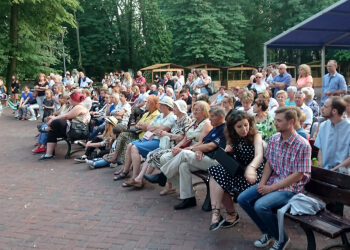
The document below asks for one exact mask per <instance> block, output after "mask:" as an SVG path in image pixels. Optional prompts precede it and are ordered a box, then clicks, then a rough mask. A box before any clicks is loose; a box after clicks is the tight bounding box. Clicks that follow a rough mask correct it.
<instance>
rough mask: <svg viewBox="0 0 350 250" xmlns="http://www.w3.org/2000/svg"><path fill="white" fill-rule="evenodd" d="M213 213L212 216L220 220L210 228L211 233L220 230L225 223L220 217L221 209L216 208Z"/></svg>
mask: <svg viewBox="0 0 350 250" xmlns="http://www.w3.org/2000/svg"><path fill="white" fill-rule="evenodd" d="M211 211H212V215H214V216H216V217H217V218H218V219H219V220H218V221H217V222H214V223H212V224H211V225H210V226H209V230H210V231H215V230H217V229H219V228H220V226H221V225H222V224H223V223H224V222H225V220H224V218H222V216H221V215H220V209H218V208H215V207H214V208H212V210H211Z"/></svg>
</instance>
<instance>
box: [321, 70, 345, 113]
mask: <svg viewBox="0 0 350 250" xmlns="http://www.w3.org/2000/svg"><path fill="white" fill-rule="evenodd" d="M347 89H348V88H347V86H346V82H345V79H344V76H343V75H341V74H339V73H338V72H335V74H334V75H333V76H330V75H329V73H328V74H327V75H325V76H324V77H323V78H322V91H323V94H322V99H321V106H323V104H324V102H325V101H326V100H327V99H328V97H329V96H327V95H325V93H326V92H328V91H330V92H335V91H338V90H345V91H346V90H347Z"/></svg>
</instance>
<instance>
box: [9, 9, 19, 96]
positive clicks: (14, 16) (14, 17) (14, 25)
mask: <svg viewBox="0 0 350 250" xmlns="http://www.w3.org/2000/svg"><path fill="white" fill-rule="evenodd" d="M18 9H19V6H18V4H16V3H13V4H12V6H11V17H10V34H9V37H10V49H9V54H8V58H9V62H8V64H7V75H6V87H7V89H11V88H10V86H11V78H12V75H13V74H14V73H15V72H16V67H17V57H16V52H17V48H18Z"/></svg>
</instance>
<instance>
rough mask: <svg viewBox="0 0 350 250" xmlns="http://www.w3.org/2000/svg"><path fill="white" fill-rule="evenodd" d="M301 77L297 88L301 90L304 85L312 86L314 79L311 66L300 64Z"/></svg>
mask: <svg viewBox="0 0 350 250" xmlns="http://www.w3.org/2000/svg"><path fill="white" fill-rule="evenodd" d="M298 71H299V78H298V81H297V89H298V90H301V89H302V88H304V87H312V83H313V79H312V76H311V68H310V66H309V65H307V64H301V65H300V66H299V69H298Z"/></svg>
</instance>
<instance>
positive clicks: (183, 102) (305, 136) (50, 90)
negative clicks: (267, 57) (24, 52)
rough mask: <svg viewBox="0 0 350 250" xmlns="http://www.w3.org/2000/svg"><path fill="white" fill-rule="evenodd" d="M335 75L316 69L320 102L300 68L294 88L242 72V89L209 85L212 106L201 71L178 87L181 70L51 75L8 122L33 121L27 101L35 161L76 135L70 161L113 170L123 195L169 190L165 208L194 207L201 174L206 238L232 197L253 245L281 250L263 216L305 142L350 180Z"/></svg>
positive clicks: (306, 165) (270, 71)
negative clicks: (252, 230) (35, 134)
mask: <svg viewBox="0 0 350 250" xmlns="http://www.w3.org/2000/svg"><path fill="white" fill-rule="evenodd" d="M336 68H337V64H336V62H335V61H334V60H331V61H329V62H328V64H327V69H328V74H327V75H325V76H324V78H323V89H324V92H323V95H322V101H323V102H321V103H322V104H321V105H319V102H317V100H315V99H314V96H315V91H314V89H313V87H312V81H313V80H312V76H311V74H310V72H311V71H310V67H309V66H308V65H305V64H303V65H301V66H300V68H299V73H300V74H299V79H298V80H297V83H296V86H292V83H291V76H290V75H289V74H288V72H287V70H286V65H284V64H280V65H275V66H271V67H269V68H267V69H262V70H260V71H259V70H256V71H254V72H253V75H252V76H251V78H250V84H249V86H247V87H235V88H234V89H233V90H232V91H228V90H226V88H225V87H221V88H220V89H219V93H218V94H217V95H216V96H215V97H213V98H211V97H210V96H209V91H208V87H207V86H208V85H209V84H211V81H212V80H211V78H210V76H209V75H208V72H207V71H206V70H201V71H200V70H192V71H191V73H190V74H189V75H188V78H187V79H185V78H184V76H183V75H182V72H181V71H178V72H176V75H175V76H173V74H172V72H170V71H169V72H167V73H166V74H165V75H164V76H163V78H161V77H160V76H158V75H157V76H156V79H155V81H154V82H153V83H151V84H148V83H147V81H146V79H145V77H143V76H142V72H141V71H138V72H137V77H136V78H135V79H133V78H132V76H131V74H130V73H129V72H125V73H124V72H122V73H120V74H119V73H118V74H115V73H111V74H106V75H105V77H104V79H103V80H102V87H100V88H96V87H95V88H94V89H92V86H93V85H92V83H93V82H92V80H90V79H89V78H88V77H86V76H85V75H84V74H83V73H82V74H80V77H79V79H78V80H77V82H78V84H75V83H74V80H70V79H71V78H70V74H66V78H65V80H64V81H63V82H61V81H60V79H57V78H56V77H55V76H53V77H52V81H53V83H52V84H51V83H50V82H49V80H47V79H46V76H45V75H44V74H40V75H39V77H38V83H37V84H36V87H35V89H34V90H35V93H31V92H30V89H29V88H28V87H24V89H23V90H24V91H23V93H22V95H21V99H20V105H19V118H21V119H24V118H25V116H26V114H27V113H30V114H31V116H34V117H36V116H35V114H32V111H31V105H32V104H30V103H31V101H33V100H34V99H35V98H36V100H37V104H39V106H41V107H39V113H40V116H41V122H42V123H40V125H39V126H38V129H39V132H40V133H39V138H38V142H37V148H35V149H34V150H33V153H44V154H43V155H42V156H41V157H40V160H49V159H53V158H54V152H55V147H56V144H57V140H58V139H59V138H65V137H67V136H68V137H69V136H71V134H74V133H75V132H77V131H75V130H76V129H77V128H78V130H79V128H82V130H84V131H85V128H86V127H87V128H88V132H87V136H86V138H84V140H83V138H79V137H77V138H76V140H77V141H78V143H80V144H81V145H83V146H84V148H85V152H84V153H83V154H82V155H81V156H80V157H77V158H75V159H74V160H75V161H76V162H79V163H85V164H87V166H88V167H89V168H90V169H97V168H102V167H117V169H116V170H115V171H114V175H113V179H114V180H115V181H119V180H123V183H122V185H121V186H122V187H123V188H129V190H133V188H137V189H141V188H145V183H146V181H148V182H150V183H156V184H159V185H160V186H161V187H163V189H161V191H160V195H168V194H173V193H176V192H177V190H178V192H179V196H180V199H181V202H180V203H179V204H177V205H175V206H174V209H176V210H181V209H186V208H189V207H193V206H196V204H197V201H196V197H195V193H194V190H193V185H192V173H193V172H196V171H199V170H200V171H207V173H208V180H209V187H210V198H211V208H212V216H211V222H210V224H209V230H211V231H214V230H218V229H219V228H229V227H232V226H234V225H236V224H237V223H238V222H239V220H240V216H239V215H238V213H237V210H236V208H235V205H234V202H233V198H232V197H233V195H235V196H236V198H237V197H238V198H237V200H238V203H239V205H240V206H241V207H242V208H243V210H244V211H245V212H246V213H247V214H248V215H249V217H250V218H251V219H252V220H253V221H254V222H255V223H256V225H257V226H258V228H259V229H260V231H261V233H262V236H261V238H260V239H258V240H256V241H255V242H254V245H255V246H256V247H266V246H268V245H269V244H270V243H271V241H272V240H273V239H274V245H273V246H272V248H271V249H272V250H276V249H285V247H286V245H288V243H289V238H288V236H287V234H286V232H283V233H284V237H282V239H283V240H280V238H279V234H278V226H277V219H276V215H275V214H274V213H273V211H274V210H275V209H276V208H280V207H282V206H283V205H285V204H286V203H287V202H288V201H289V199H291V198H292V197H293V196H294V195H295V194H296V193H300V192H303V189H304V186H305V184H306V183H307V182H308V181H309V179H310V173H311V146H310V143H309V141H310V142H311V141H312V143H313V144H314V146H315V147H317V148H318V149H319V151H318V157H317V161H318V165H319V166H322V167H324V168H326V169H330V170H333V171H339V172H341V173H344V174H350V153H349V152H350V143H349V142H350V137H349V136H350V121H349V119H348V118H349V117H350V97H349V96H348V95H347V96H342V95H344V94H346V84H345V80H344V77H342V76H341V75H340V74H339V73H338V72H337V71H336ZM68 73H69V72H68ZM50 81H51V80H50ZM67 82H69V83H67ZM344 84H345V87H344ZM67 131H68V132H67ZM73 132H74V133H73ZM78 132H79V131H78ZM78 134H79V133H78ZM220 150H224V151H225V152H226V154H225V155H226V156H225V157H228V159H233V160H234V161H235V162H237V164H238V165H239V166H240V168H241V171H237V172H236V173H235V174H233V173H232V172H230V169H229V168H230V166H227V163H225V162H229V160H227V161H225V162H224V163H223V162H221V160H222V159H218V158H217V154H218V152H220ZM335 152H337V154H335ZM335 156H336V157H335ZM334 207H335V208H336V209H338V210H341V209H342V206H341V204H335V205H334ZM223 208H224V209H225V210H226V213H225V214H226V216H225V217H223V215H222V212H221V210H222V209H223Z"/></svg>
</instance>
